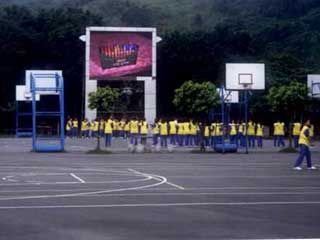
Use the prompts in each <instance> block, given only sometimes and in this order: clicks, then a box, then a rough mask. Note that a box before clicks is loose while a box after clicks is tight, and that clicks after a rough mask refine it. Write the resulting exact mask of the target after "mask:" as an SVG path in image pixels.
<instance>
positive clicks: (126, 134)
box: [123, 120, 130, 139]
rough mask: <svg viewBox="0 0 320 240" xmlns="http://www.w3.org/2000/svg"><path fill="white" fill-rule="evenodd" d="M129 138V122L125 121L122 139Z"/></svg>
mask: <svg viewBox="0 0 320 240" xmlns="http://www.w3.org/2000/svg"><path fill="white" fill-rule="evenodd" d="M129 137H130V121H129V120H127V121H125V124H124V135H123V138H124V139H127V138H129Z"/></svg>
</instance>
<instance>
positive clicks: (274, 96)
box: [267, 81, 308, 148]
mask: <svg viewBox="0 0 320 240" xmlns="http://www.w3.org/2000/svg"><path fill="white" fill-rule="evenodd" d="M307 95H308V88H307V86H306V85H305V84H303V83H300V82H298V81H291V82H290V83H289V84H288V85H282V86H277V87H271V88H270V90H269V92H268V95H267V100H268V103H269V105H270V107H271V111H273V112H277V113H282V114H287V116H286V117H288V118H289V119H290V122H289V148H292V123H293V121H294V119H295V118H296V116H297V113H298V112H303V111H304V110H305V109H306V107H307V106H306V105H307Z"/></svg>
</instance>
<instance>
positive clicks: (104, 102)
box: [89, 87, 120, 112]
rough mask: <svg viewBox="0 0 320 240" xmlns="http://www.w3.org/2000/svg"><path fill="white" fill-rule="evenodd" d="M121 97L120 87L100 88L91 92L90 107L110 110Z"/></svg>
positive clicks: (104, 110)
mask: <svg viewBox="0 0 320 240" xmlns="http://www.w3.org/2000/svg"><path fill="white" fill-rule="evenodd" d="M119 97H120V93H119V90H118V89H114V88H110V87H103V88H98V89H97V91H96V92H91V93H89V108H90V109H97V110H100V111H102V112H110V111H111V110H112V108H113V106H114V104H115V103H116V101H117V100H118V98H119Z"/></svg>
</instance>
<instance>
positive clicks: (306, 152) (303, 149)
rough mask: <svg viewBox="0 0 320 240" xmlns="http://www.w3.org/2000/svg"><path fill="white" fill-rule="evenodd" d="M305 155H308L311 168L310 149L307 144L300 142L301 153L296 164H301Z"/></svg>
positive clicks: (296, 165) (308, 163) (307, 158)
mask: <svg viewBox="0 0 320 240" xmlns="http://www.w3.org/2000/svg"><path fill="white" fill-rule="evenodd" d="M304 157H306V160H307V165H308V168H310V167H311V166H312V163H311V153H310V149H309V147H308V146H307V145H304V144H300V153H299V156H298V158H297V160H296V164H295V165H294V166H295V167H298V166H300V165H301V163H302V161H303V159H304Z"/></svg>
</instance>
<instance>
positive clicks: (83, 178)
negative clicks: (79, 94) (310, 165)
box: [0, 139, 320, 240]
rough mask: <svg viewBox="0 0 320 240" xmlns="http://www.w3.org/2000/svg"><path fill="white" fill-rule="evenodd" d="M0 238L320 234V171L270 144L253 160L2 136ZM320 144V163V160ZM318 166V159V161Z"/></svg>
mask: <svg viewBox="0 0 320 240" xmlns="http://www.w3.org/2000/svg"><path fill="white" fill-rule="evenodd" d="M0 146H1V154H0V216H1V217H0V239H1V240H2V239H10V240H16V239H19V240H20V239H28V240H30V239H32V240H37V239H48V240H50V239H77V240H79V239H80V240H82V239H85V240H87V239H92V240H95V239H112V240H118V239H134V240H138V239H139V240H140V239H165V240H173V239H190V240H194V239H275V238H277V239H279V238H280V239H284V238H285V239H292V238H320V227H319V220H320V171H318V170H316V171H311V170H303V171H301V172H297V171H293V170H292V169H291V167H292V165H293V163H294V160H295V158H296V154H280V153H277V151H276V149H273V148H272V147H271V142H267V143H266V148H265V149H264V150H263V151H262V150H259V151H256V150H255V151H253V152H252V153H250V154H249V155H246V154H243V153H238V154H225V155H221V154H214V153H207V154H195V153H190V149H179V150H176V151H175V153H165V150H163V153H154V154H152V153H150V154H129V153H126V144H125V143H122V142H121V141H119V142H117V143H116V146H114V148H113V152H114V153H112V154H106V155H88V154H86V153H85V151H87V150H88V149H90V148H92V147H93V146H94V141H90V140H89V141H87V140H68V141H67V153H61V154H48V153H31V152H30V139H0ZM319 149H320V148H319V145H318V143H316V147H315V148H314V149H313V150H314V151H315V152H314V153H313V159H314V160H317V161H318V162H319V159H320V153H319V152H318V150H319ZM318 162H317V163H318Z"/></svg>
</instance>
